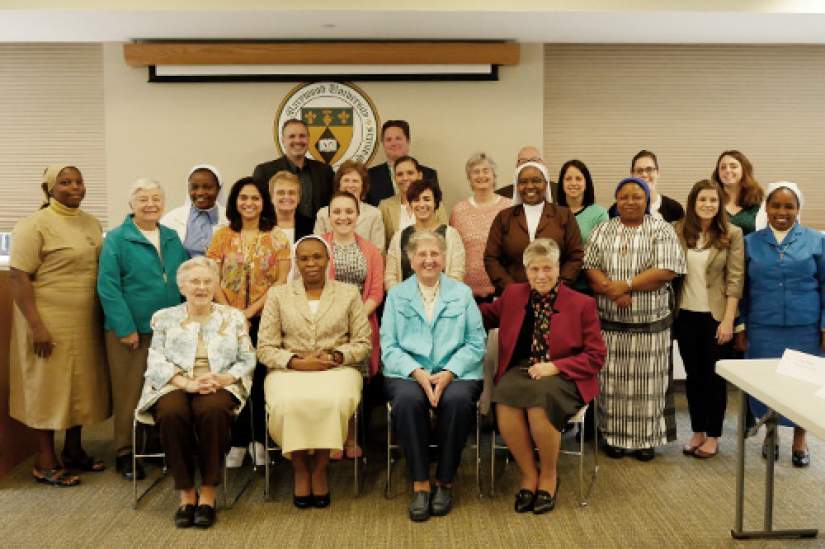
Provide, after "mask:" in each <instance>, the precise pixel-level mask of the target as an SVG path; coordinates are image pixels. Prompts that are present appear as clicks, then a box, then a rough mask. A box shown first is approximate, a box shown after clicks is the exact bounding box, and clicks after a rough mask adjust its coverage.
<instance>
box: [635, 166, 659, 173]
mask: <svg viewBox="0 0 825 549" xmlns="http://www.w3.org/2000/svg"><path fill="white" fill-rule="evenodd" d="M657 170H658V168H656V167H654V166H648V167H647V168H634V170H633V175H650V174H652V173H653V172H655V171H657Z"/></svg>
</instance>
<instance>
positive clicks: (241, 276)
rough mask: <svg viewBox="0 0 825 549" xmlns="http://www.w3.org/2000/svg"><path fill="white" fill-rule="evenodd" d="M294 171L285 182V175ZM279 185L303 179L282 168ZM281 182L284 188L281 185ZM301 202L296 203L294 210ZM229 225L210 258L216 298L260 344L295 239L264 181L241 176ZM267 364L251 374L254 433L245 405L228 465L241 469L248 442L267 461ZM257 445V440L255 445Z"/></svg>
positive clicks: (233, 192)
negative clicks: (278, 220)
mask: <svg viewBox="0 0 825 549" xmlns="http://www.w3.org/2000/svg"><path fill="white" fill-rule="evenodd" d="M284 173H286V174H287V175H289V179H290V181H291V180H292V179H294V184H293V182H283V181H284V179H283V177H284V176H282V175H281V174H284ZM272 179H273V180H275V179H278V180H279V181H282V182H281V183H276V189H279V188H284V189H285V188H291V189H294V190H296V192H297V189H298V188H299V184H298V179H297V177H296V176H294V175H292V174H290V173H289V172H278V173H277V174H275V175H274V176H273V177H272ZM279 185H282V186H283V187H280V186H279ZM295 207H297V201H296V202H295V204H294V205H293V207H292V214H293V215H294V214H295ZM226 217H227V218H228V219H229V226H228V227H223V228H222V229H220V230H219V231H218V232H217V233H215V237H214V238H213V239H212V243H211V244H210V245H209V249H208V250H207V251H206V255H207V257H209V258H210V259H213V260H215V262H216V263H217V264H218V269H219V270H220V287H219V288H218V290H217V292H215V300H216V301H217V302H218V303H221V304H224V305H231V306H232V307H235V308H236V309H240V310H241V312H242V313H243V314H244V316H245V317H246V320H247V322H249V337H250V338H252V344H253V345H257V344H258V326H259V325H260V322H261V310H262V309H263V307H264V302H265V301H266V293H267V292H268V291H269V289H270V288H271V287H272V286H274V285H277V284H283V283H285V282H286V279H287V275H288V273H289V268H290V259H289V255H290V243H289V241H288V240H287V237H286V236H285V235H284V233H283V231H281V230H280V229H279V228H277V227H276V226H275V206H273V204H272V199H271V198H270V196H269V190H268V189H267V188H266V186H265V185H263V184H261V183H259V182H257V181H256V180H254V179H252V178H251V177H244V178H242V179H239V180H238V181H237V182H235V184H234V185H232V189H231V190H230V191H229V199H228V201H227V204H226ZM265 377H266V367H265V366H264V365H263V364H260V363H258V364H257V365H256V366H255V372H254V374H253V378H252V392H251V393H250V398H251V400H252V410H253V412H254V414H255V415H254V417H253V418H252V420H253V423H254V425H255V428H256V431H257V432H255V433H251V432H249V413H250V410H249V406H244V408H243V410H242V411H241V414H240V416H239V418H238V421H236V422H235V423H234V425H233V427H232V449H231V450H230V451H229V455H228V456H227V458H226V463H227V467H240V465H241V463H243V458H244V455H246V447H247V445H249V446H250V447H251V448H250V453H252V454H253V456H254V459H255V463H256V464H257V465H263V464H265V463H266V450H265V448H264V444H263V442H264V436H266V435H265V433H266V429H265V425H264V423H265V414H264V393H263V385H264V378H265ZM253 443H254V444H253Z"/></svg>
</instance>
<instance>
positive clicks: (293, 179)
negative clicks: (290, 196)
mask: <svg viewBox="0 0 825 549" xmlns="http://www.w3.org/2000/svg"><path fill="white" fill-rule="evenodd" d="M279 182H285V183H292V184H293V185H295V188H297V189H298V198H300V197H301V180H300V179H298V176H297V175H295V174H294V173H292V172H289V171H287V170H281V171H279V172H278V173H276V174H275V175H273V176H272V177H270V178H269V194H270V195H272V197H273V198H274V197H275V184H276V183H279Z"/></svg>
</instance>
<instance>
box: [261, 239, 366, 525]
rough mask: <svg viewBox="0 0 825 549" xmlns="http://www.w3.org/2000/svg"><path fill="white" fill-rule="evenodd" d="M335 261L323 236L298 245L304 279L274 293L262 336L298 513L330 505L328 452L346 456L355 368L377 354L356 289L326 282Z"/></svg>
mask: <svg viewBox="0 0 825 549" xmlns="http://www.w3.org/2000/svg"><path fill="white" fill-rule="evenodd" d="M331 256H332V254H331V253H330V250H329V247H328V246H327V244H326V242H325V241H324V240H323V239H322V238H321V237H320V236H316V235H309V236H306V237H304V238H302V239H300V240H299V241H298V242H297V243H296V245H295V260H296V263H297V265H298V271H299V272H300V275H301V277H300V278H298V279H297V280H295V281H293V282H291V283H290V284H287V285H286V286H277V287H273V288H272V289H271V290H270V291H269V294H268V296H267V299H266V305H264V312H263V317H262V318H261V329H260V331H259V332H258V360H260V361H261V362H262V363H263V364H265V365H266V366H267V368H269V370H270V371H269V374H268V375H267V376H266V381H265V382H264V394H265V396H266V404H267V406H268V407H269V412H270V416H269V426H268V427H269V434H270V435H271V436H272V438H273V440H275V442H276V443H277V444H278V446H280V447H281V450H282V452H283V455H284V456H285V457H287V458H289V459H291V460H292V470H293V475H294V481H295V486H294V490H293V500H292V501H293V503H294V504H295V506H296V507H298V508H300V509H306V508H308V507H327V506H328V505H329V503H330V494H329V485H328V484H327V465H328V464H329V453H330V452H329V451H330V449H333V450H343V448H344V440H345V439H346V436H347V424H348V422H349V418H350V417H351V416H352V414H353V413H354V412H355V408H356V407H357V406H358V402H359V400H360V399H361V386H362V381H361V373H360V372H359V371H358V370H357V369H356V368H353V367H350V366H356V365H357V364H359V363H360V362H362V361H363V360H364V359H366V358H367V355H369V353H370V349H371V345H370V325H369V322H367V315H366V313H365V312H364V304H363V302H362V301H361V295H360V294H359V292H358V288H357V287H356V286H353V285H352V284H347V283H345V282H339V281H336V280H327V267H328V266H329V262H330V257H331Z"/></svg>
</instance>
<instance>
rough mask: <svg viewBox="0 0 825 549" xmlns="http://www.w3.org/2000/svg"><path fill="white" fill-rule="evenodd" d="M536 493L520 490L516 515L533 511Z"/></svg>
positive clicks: (517, 495)
mask: <svg viewBox="0 0 825 549" xmlns="http://www.w3.org/2000/svg"><path fill="white" fill-rule="evenodd" d="M535 501H536V493H535V492H531V491H530V490H519V491H518V494H516V513H527V512H529V511H532V510H533V502H535Z"/></svg>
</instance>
